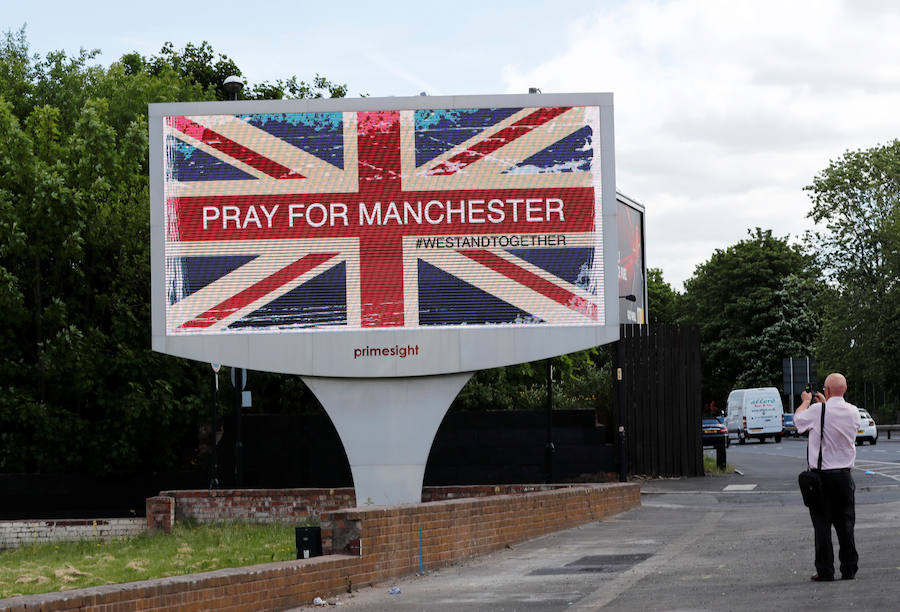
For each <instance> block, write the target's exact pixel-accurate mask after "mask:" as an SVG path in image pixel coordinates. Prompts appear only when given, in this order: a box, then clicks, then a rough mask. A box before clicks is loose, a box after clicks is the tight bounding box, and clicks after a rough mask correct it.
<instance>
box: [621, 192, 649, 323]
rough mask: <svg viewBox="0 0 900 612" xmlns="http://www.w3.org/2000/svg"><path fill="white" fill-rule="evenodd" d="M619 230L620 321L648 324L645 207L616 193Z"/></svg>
mask: <svg viewBox="0 0 900 612" xmlns="http://www.w3.org/2000/svg"><path fill="white" fill-rule="evenodd" d="M616 199H617V200H618V207H619V210H618V217H617V224H618V231H619V321H620V322H621V323H640V324H644V323H646V322H647V264H646V262H645V259H644V207H643V206H641V205H640V204H638V203H637V202H635V201H634V200H632V199H631V198H629V197H627V196H624V195H622V194H621V193H619V194H616Z"/></svg>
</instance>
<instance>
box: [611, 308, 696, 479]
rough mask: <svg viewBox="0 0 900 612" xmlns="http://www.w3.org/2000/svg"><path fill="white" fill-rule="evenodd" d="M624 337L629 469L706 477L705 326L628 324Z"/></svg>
mask: <svg viewBox="0 0 900 612" xmlns="http://www.w3.org/2000/svg"><path fill="white" fill-rule="evenodd" d="M620 336H621V337H620V340H619V341H618V342H617V343H616V350H615V363H614V373H615V381H614V382H615V399H616V411H615V413H616V415H617V426H618V427H624V445H625V453H624V459H625V462H626V465H625V470H624V472H625V473H628V474H637V475H644V476H701V475H703V447H702V439H701V436H702V434H701V427H700V418H701V406H702V399H701V398H702V396H701V390H700V330H699V328H698V327H697V326H695V325H680V326H679V325H662V324H654V325H623V326H622V327H621V334H620ZM621 433H622V431H621V430H620V434H621Z"/></svg>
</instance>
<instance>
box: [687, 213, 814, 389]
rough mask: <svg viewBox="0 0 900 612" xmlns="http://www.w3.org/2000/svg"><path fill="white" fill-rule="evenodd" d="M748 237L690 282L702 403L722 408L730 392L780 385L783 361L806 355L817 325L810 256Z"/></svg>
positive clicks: (760, 234) (763, 234)
mask: <svg viewBox="0 0 900 612" xmlns="http://www.w3.org/2000/svg"><path fill="white" fill-rule="evenodd" d="M748 234H749V236H750V237H749V238H748V239H745V240H742V241H740V242H738V243H737V244H735V245H732V246H730V247H728V248H727V249H725V250H722V249H717V250H716V251H715V252H714V253H713V255H712V257H711V258H710V260H709V261H707V262H706V263H703V264H701V265H699V266H697V269H696V270H695V272H694V275H693V276H692V277H691V278H690V279H688V280H687V282H686V283H685V293H684V296H683V298H682V315H681V320H682V322H688V323H690V322H693V323H697V324H698V325H699V326H700V350H701V359H702V367H703V386H704V391H703V393H704V397H703V401H704V403H706V402H709V401H711V400H714V401H716V403H718V404H719V405H724V403H725V398H726V397H727V395H728V392H729V390H730V389H732V388H739V387H750V386H753V387H756V386H776V387H777V386H780V381H781V364H782V359H783V358H784V357H790V356H792V355H796V354H797V353H796V351H797V350H801V351H802V352H801V353H800V354H806V353H807V352H808V351H806V350H802V348H803V347H804V346H806V345H807V343H808V342H810V341H811V336H812V333H811V330H812V329H815V325H816V324H817V323H818V315H817V312H818V311H817V308H816V307H815V305H816V304H817V301H816V300H815V298H813V296H814V295H815V291H814V288H815V286H816V282H815V280H816V278H817V269H816V268H815V267H814V266H813V265H812V262H811V260H810V257H809V256H808V255H805V254H804V253H803V252H802V251H801V249H800V248H799V247H797V246H792V245H790V244H788V241H787V238H776V237H774V236H772V232H771V230H765V231H763V230H761V229H759V228H756V230H755V231H754V232H748ZM798 313H802V314H803V319H801V320H798V319H796V315H797V314H798ZM810 326H812V327H810ZM793 334H800V336H799V337H796V336H794V335H793Z"/></svg>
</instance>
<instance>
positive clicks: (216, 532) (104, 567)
mask: <svg viewBox="0 0 900 612" xmlns="http://www.w3.org/2000/svg"><path fill="white" fill-rule="evenodd" d="M296 556H297V551H296V548H295V543H294V527H293V526H292V525H266V524H248V523H225V524H217V525H196V524H182V523H176V525H175V527H174V529H173V530H172V534H171V535H165V534H162V533H158V534H154V535H140V536H137V537H134V538H129V539H125V540H112V541H110V542H88V541H81V542H56V543H48V544H38V545H35V546H27V547H24V548H18V549H11V550H5V551H2V552H0V599H2V598H6V597H15V596H17V595H35V594H38V593H48V592H51V591H64V590H69V589H81V588H84V587H90V586H98V585H103V584H119V583H122V582H132V581H134V580H147V579H150V578H162V577H165V576H179V575H182V574H195V573H197V572H207V571H211V570H217V569H223V568H228V567H242V566H245V565H255V564H257V563H270V562H273V561H288V560H291V559H295V558H296Z"/></svg>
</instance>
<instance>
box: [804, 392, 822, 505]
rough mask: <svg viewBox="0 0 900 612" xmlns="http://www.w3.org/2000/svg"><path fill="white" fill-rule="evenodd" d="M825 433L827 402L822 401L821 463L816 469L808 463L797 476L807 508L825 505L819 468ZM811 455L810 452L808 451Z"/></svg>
mask: <svg viewBox="0 0 900 612" xmlns="http://www.w3.org/2000/svg"><path fill="white" fill-rule="evenodd" d="M824 433H825V404H824V402H823V403H822V420H821V422H820V423H819V464H818V467H817V469H816V470H813V469H812V468H810V467H809V466H808V465H807V467H806V469H805V470H804V471H802V472H800V475H799V476H797V482H798V483H799V484H800V494H801V495H803V505H804V506H806V507H807V508H821V507H822V506H823V505H824V500H825V498H824V496H823V494H822V475H821V474H820V473H819V471H818V470H821V469H822V440H823V436H824ZM807 456H809V453H807Z"/></svg>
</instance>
